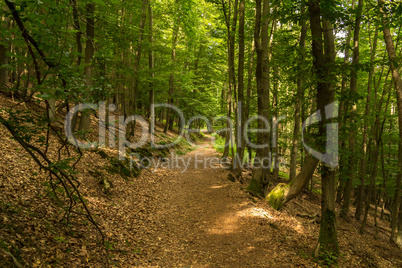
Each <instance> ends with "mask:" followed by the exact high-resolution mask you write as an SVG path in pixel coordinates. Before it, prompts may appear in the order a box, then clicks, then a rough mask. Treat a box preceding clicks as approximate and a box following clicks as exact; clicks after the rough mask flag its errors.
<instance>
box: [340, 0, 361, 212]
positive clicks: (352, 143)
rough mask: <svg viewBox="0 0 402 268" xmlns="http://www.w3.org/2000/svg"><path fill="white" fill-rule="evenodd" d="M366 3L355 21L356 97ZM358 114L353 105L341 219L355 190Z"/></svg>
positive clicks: (352, 81)
mask: <svg viewBox="0 0 402 268" xmlns="http://www.w3.org/2000/svg"><path fill="white" fill-rule="evenodd" d="M363 5H364V1H363V0H359V4H358V7H357V13H356V21H355V30H354V37H353V60H352V70H351V73H350V76H351V77H350V94H351V95H354V94H356V92H357V66H358V64H359V60H360V50H359V45H360V44H359V41H360V37H359V35H360V22H361V16H362V12H363ZM356 113H357V104H356V103H353V104H352V109H351V111H350V122H351V127H350V131H349V155H350V156H349V160H348V172H347V176H348V179H347V181H346V185H345V189H344V192H343V204H342V209H341V214H340V216H341V218H344V219H345V218H346V217H347V215H348V213H349V206H350V196H351V193H352V190H353V178H354V174H355V161H356V157H355V151H356V132H357V130H356V122H355V119H356Z"/></svg>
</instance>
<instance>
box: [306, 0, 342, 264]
mask: <svg viewBox="0 0 402 268" xmlns="http://www.w3.org/2000/svg"><path fill="white" fill-rule="evenodd" d="M309 13H310V28H311V35H312V39H313V41H312V47H313V50H312V54H313V58H314V64H313V65H314V70H315V73H316V76H317V79H318V81H317V107H318V109H319V110H320V112H321V114H322V115H325V114H326V111H325V110H326V109H325V108H326V107H327V105H329V104H330V103H332V102H333V101H334V92H333V91H334V88H333V85H334V82H335V81H334V79H335V78H334V77H331V75H329V74H331V73H332V72H331V68H332V67H333V65H334V64H335V39H334V35H333V29H332V26H331V23H330V22H329V21H328V20H327V19H325V18H323V22H322V24H323V25H322V27H321V9H320V0H309ZM323 35H324V48H323V44H322V40H323V39H322V36H323ZM328 76H329V77H328ZM323 118H326V117H325V116H323ZM319 124H320V136H321V137H324V135H325V134H326V126H325V122H324V121H323V120H321V122H320V123H319ZM327 138H329V137H327ZM320 144H321V145H322V146H323V147H324V143H323V141H320ZM321 184H322V197H321V223H320V234H319V238H318V244H317V247H316V250H315V256H316V257H317V258H325V255H326V254H331V255H335V256H337V255H338V254H339V247H338V238H337V223H336V214H335V191H336V179H335V169H334V168H333V167H330V166H328V165H327V164H326V163H323V165H322V170H321Z"/></svg>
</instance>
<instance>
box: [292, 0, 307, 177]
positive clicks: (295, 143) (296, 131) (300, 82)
mask: <svg viewBox="0 0 402 268" xmlns="http://www.w3.org/2000/svg"><path fill="white" fill-rule="evenodd" d="M304 13H305V8H304V5H303V4H302V7H301V19H300V24H301V34H300V41H299V50H300V52H299V53H300V63H299V67H298V77H297V90H296V107H295V114H294V118H295V124H294V127H293V139H292V149H291V154H290V167H289V181H293V180H294V179H295V178H296V167H297V152H298V150H299V136H300V123H301V122H300V112H301V100H302V95H303V94H304V79H303V71H302V68H301V67H300V65H301V66H303V61H304V49H305V45H306V35H307V24H306V20H305V19H303V15H304Z"/></svg>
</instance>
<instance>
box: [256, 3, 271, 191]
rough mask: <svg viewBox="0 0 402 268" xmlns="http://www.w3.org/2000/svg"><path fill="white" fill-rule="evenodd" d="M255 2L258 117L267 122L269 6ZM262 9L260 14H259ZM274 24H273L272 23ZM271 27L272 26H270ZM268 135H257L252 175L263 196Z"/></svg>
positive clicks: (266, 181) (260, 125)
mask: <svg viewBox="0 0 402 268" xmlns="http://www.w3.org/2000/svg"><path fill="white" fill-rule="evenodd" d="M261 2H262V1H261V0H257V1H256V24H255V30H254V42H255V47H256V51H257V69H256V79H257V93H258V115H259V116H261V117H262V118H264V119H266V120H269V102H270V101H269V86H270V84H269V59H268V58H269V52H268V51H269V50H270V49H269V48H270V46H271V45H272V42H271V40H272V39H271V36H272V32H273V31H271V36H269V35H268V28H269V15H270V6H269V1H268V0H263V5H262V3H261ZM261 9H262V12H261ZM274 23H275V22H274ZM272 26H273V25H272ZM272 28H273V27H272ZM267 127H268V126H266V125H265V123H264V122H263V121H262V120H258V128H259V129H266V128H267ZM269 138H270V135H269V133H268V132H267V131H265V132H259V133H257V144H258V145H259V148H257V152H256V157H255V160H254V168H253V173H252V178H253V181H255V182H257V183H258V185H259V187H260V191H261V193H262V194H263V195H264V196H265V195H266V190H267V187H268V184H269V177H270V169H271V167H270V163H268V161H269V159H268V154H269V151H270V144H269Z"/></svg>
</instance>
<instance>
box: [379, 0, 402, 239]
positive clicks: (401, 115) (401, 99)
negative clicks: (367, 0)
mask: <svg viewBox="0 0 402 268" xmlns="http://www.w3.org/2000/svg"><path fill="white" fill-rule="evenodd" d="M378 5H379V8H380V11H381V13H382V23H383V26H384V28H383V34H384V40H385V45H386V48H387V52H388V58H389V61H390V65H391V72H392V80H393V81H394V87H395V91H396V95H397V103H398V123H399V137H402V80H401V76H400V73H399V69H398V68H397V67H396V66H395V63H397V62H398V61H397V57H396V52H395V48H394V42H393V40H392V35H391V31H390V28H389V25H388V20H387V15H386V11H385V10H384V1H383V0H378ZM401 179H402V138H400V139H399V152H398V175H397V180H396V190H395V197H394V203H393V206H392V211H393V213H392V214H393V215H392V222H391V236H390V240H391V241H393V240H394V236H395V230H396V225H397V221H398V214H397V212H396V211H397V210H398V207H399V202H400V188H401Z"/></svg>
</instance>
